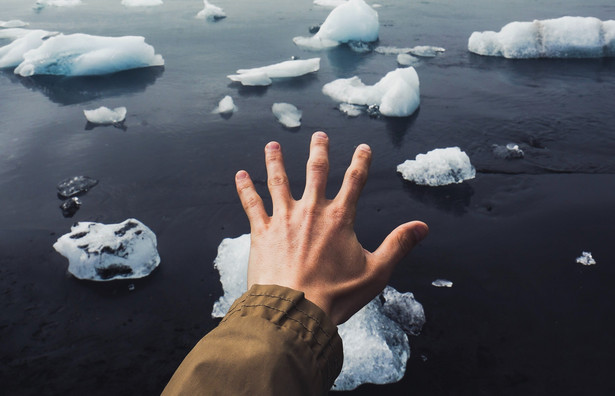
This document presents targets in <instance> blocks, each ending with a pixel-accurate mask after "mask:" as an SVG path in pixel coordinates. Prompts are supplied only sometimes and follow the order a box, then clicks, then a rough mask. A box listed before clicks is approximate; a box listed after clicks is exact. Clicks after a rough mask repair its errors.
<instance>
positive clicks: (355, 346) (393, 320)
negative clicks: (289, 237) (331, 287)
mask: <svg viewBox="0 0 615 396" xmlns="http://www.w3.org/2000/svg"><path fill="white" fill-rule="evenodd" d="M249 254H250V235H249V234H246V235H242V236H240V237H238V238H234V239H231V238H227V239H224V240H223V241H222V243H221V244H220V246H219V247H218V255H217V257H216V259H215V261H214V266H215V268H216V269H217V270H218V271H219V272H220V282H221V283H222V288H223V291H224V295H223V296H222V297H220V299H219V300H218V301H217V302H216V303H215V304H214V307H213V311H212V316H213V317H215V318H220V317H223V316H224V315H225V314H226V312H227V311H228V309H229V308H230V306H231V304H232V303H233V301H235V300H236V299H237V298H238V297H239V296H241V294H242V293H244V292H245V291H246V288H247V270H248V259H249ZM381 298H382V300H384V303H383V302H382V300H381ZM424 322H425V313H424V311H423V307H422V306H421V304H420V303H419V302H417V301H416V300H415V299H414V297H413V296H412V293H403V294H402V293H399V292H398V291H396V290H395V289H393V288H391V287H387V288H386V289H385V290H384V291H383V293H382V295H381V296H378V297H376V298H375V299H374V300H372V301H371V302H370V303H369V304H368V305H366V306H365V307H364V308H363V309H361V310H360V311H359V312H357V313H356V314H355V315H354V316H353V317H351V318H350V319H349V320H348V321H347V322H346V323H344V324H342V325H340V326H339V334H340V336H341V337H342V340H343V344H344V365H343V367H342V372H341V373H340V375H339V377H338V378H337V380H336V381H335V385H334V387H333V389H334V390H350V389H354V388H356V387H357V386H359V385H360V384H363V383H368V382H369V383H377V384H384V383H391V382H395V381H399V380H400V379H401V378H402V377H403V375H404V372H405V370H406V362H407V360H408V357H409V356H410V346H409V343H408V336H407V334H406V333H405V332H404V329H406V331H408V332H409V333H410V334H417V333H418V332H419V331H420V329H421V327H422V326H423V324H424Z"/></svg>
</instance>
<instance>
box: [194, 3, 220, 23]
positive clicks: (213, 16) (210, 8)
mask: <svg viewBox="0 0 615 396" xmlns="http://www.w3.org/2000/svg"><path fill="white" fill-rule="evenodd" d="M203 3H204V4H205V8H203V9H202V10H201V11H199V13H198V14H196V17H197V18H199V19H206V20H208V21H217V20H218V19H222V18H226V14H225V13H224V10H223V9H222V8H220V7H218V6H215V5H213V4H211V3H209V2H208V1H207V0H203Z"/></svg>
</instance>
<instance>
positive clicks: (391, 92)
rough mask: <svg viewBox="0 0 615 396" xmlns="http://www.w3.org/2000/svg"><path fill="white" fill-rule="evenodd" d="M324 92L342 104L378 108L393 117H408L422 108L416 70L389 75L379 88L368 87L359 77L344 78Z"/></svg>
mask: <svg viewBox="0 0 615 396" xmlns="http://www.w3.org/2000/svg"><path fill="white" fill-rule="evenodd" d="M322 92H323V93H324V94H325V95H328V96H330V97H331V98H333V99H334V100H336V101H338V102H344V103H351V104H356V105H366V106H370V105H377V106H379V109H380V113H381V114H382V115H385V116H389V117H405V116H409V115H411V114H412V113H414V112H415V111H416V109H417V108H418V107H419V104H420V98H419V76H418V75H417V74H416V71H415V70H414V68H413V67H408V68H401V69H396V70H394V71H392V72H389V73H387V75H386V76H384V77H383V78H382V79H381V80H380V81H379V82H378V83H376V84H375V85H365V84H363V82H362V81H361V79H360V78H359V77H356V76H355V77H352V78H341V79H338V80H335V81H332V82H330V83H327V84H325V85H324V86H323V87H322Z"/></svg>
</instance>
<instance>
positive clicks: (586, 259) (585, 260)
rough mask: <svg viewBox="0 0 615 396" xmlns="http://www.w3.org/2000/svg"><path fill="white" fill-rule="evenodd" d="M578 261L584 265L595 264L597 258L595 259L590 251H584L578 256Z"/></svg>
mask: <svg viewBox="0 0 615 396" xmlns="http://www.w3.org/2000/svg"><path fill="white" fill-rule="evenodd" d="M577 263H579V264H583V265H595V264H596V260H594V258H593V257H592V254H591V253H590V252H583V253H581V256H580V257H577Z"/></svg>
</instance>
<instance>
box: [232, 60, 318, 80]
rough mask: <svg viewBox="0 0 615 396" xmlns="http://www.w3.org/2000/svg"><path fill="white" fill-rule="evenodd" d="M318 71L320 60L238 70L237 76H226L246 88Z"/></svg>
mask: <svg viewBox="0 0 615 396" xmlns="http://www.w3.org/2000/svg"><path fill="white" fill-rule="evenodd" d="M319 69H320V58H311V59H303V60H302V59H298V60H289V61H284V62H280V63H275V64H273V65H268V66H263V67H255V68H252V69H239V70H237V74H231V75H229V76H227V77H228V78H229V79H231V80H232V81H236V82H240V83H241V84H242V85H247V86H264V85H270V84H271V82H272V81H271V79H272V78H289V77H299V76H303V75H304V74H308V73H313V72H316V71H318V70H319Z"/></svg>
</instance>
